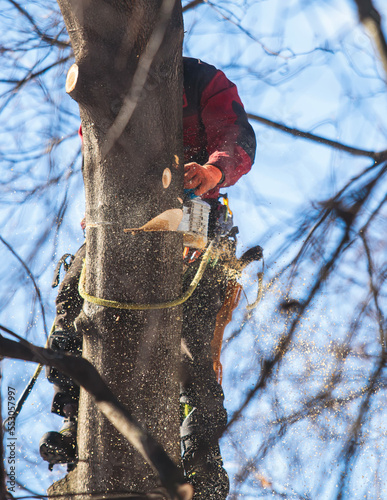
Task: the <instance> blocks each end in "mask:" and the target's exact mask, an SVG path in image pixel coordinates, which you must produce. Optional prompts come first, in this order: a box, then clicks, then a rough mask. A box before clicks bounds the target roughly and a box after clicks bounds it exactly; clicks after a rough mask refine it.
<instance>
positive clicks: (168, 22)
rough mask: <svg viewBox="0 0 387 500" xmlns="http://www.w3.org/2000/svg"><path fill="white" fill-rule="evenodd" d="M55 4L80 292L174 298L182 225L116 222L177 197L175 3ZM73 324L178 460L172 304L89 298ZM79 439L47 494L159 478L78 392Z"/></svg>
mask: <svg viewBox="0 0 387 500" xmlns="http://www.w3.org/2000/svg"><path fill="white" fill-rule="evenodd" d="M58 3H59V5H60V8H61V10H62V13H63V16H64V20H65V23H66V26H67V30H68V32H69V35H70V39H71V43H72V46H73V49H74V54H75V62H76V65H77V68H76V69H77V71H75V72H74V71H73V72H72V75H71V79H72V80H71V81H70V82H69V85H68V89H71V90H70V95H71V96H72V97H73V98H74V99H75V100H76V101H77V102H78V104H79V107H80V114H81V119H82V129H83V137H84V181H85V192H86V224H87V230H86V233H87V239H86V242H87V251H86V266H87V274H86V291H87V292H88V293H90V294H92V295H95V296H98V297H103V298H107V299H113V300H117V301H121V302H125V301H127V302H137V303H138V302H140V303H144V302H145V303H154V302H162V301H166V300H170V299H173V298H176V297H177V296H178V295H179V293H180V283H181V247H182V239H181V236H180V235H178V234H176V233H167V232H165V233H161V232H153V233H136V234H131V233H127V234H126V233H124V232H123V229H124V228H127V227H140V226H142V225H143V224H145V223H146V222H147V221H148V220H150V219H151V218H153V217H155V216H156V215H158V214H160V213H161V212H163V211H165V210H167V209H170V208H181V202H180V201H179V199H178V198H181V196H182V189H183V188H182V184H183V161H181V162H180V161H179V158H181V159H182V158H183V151H182V106H181V102H182V62H181V44H182V35H183V27H182V17H181V5H180V2H179V1H178V2H176V4H175V2H174V1H172V2H171V0H167V1H166V0H164V1H160V0H147V1H145V0H143V1H130V2H129V1H111V2H106V1H103V0H93V1H90V0H84V1H80V0H70V1H69V0H58ZM171 7H172V8H171ZM168 9H169V10H170V11H171V15H169V12H168ZM150 61H152V62H151V64H149V63H150ZM74 79H75V81H74ZM123 115H124V116H123ZM122 123H123V124H124V125H122ZM165 168H169V169H170V170H171V171H172V182H171V184H170V185H169V186H168V188H165V187H163V183H162V176H163V172H164V169H165ZM78 327H79V328H82V329H83V330H85V337H84V348H83V352H84V354H83V355H84V356H85V357H86V358H87V359H89V360H90V361H91V362H92V364H93V365H94V366H95V367H96V368H97V370H98V371H99V373H100V374H101V375H102V376H103V377H104V378H105V380H106V381H107V383H108V385H109V387H110V388H111V389H112V391H113V392H114V393H115V394H116V395H117V396H118V398H119V399H120V401H121V403H123V404H124V405H125V406H126V407H127V408H128V409H129V411H131V412H132V414H133V415H134V416H135V417H136V418H137V419H138V420H139V421H140V422H143V423H144V424H145V426H146V427H147V428H148V429H149V430H150V431H151V433H152V434H153V435H154V437H155V438H156V439H157V440H158V441H159V442H160V443H161V444H162V445H163V446H164V448H165V449H166V450H167V451H168V452H169V454H170V456H171V457H172V458H174V459H175V460H176V461H178V457H179V419H178V384H177V378H178V373H177V372H178V364H179V349H180V331H181V312H180V310H179V308H173V309H166V310H161V311H140V312H126V311H122V310H117V309H108V308H104V307H100V306H97V305H93V304H90V303H87V304H86V305H85V306H84V314H83V315H82V317H81V318H80V320H79V322H78ZM78 448H79V463H78V465H77V467H76V469H75V470H74V471H72V472H71V473H69V474H68V475H67V476H66V478H65V479H64V480H62V481H60V482H58V483H55V484H54V485H53V486H52V487H51V489H50V495H57V494H62V493H65V494H69V493H76V492H84V491H89V492H92V491H94V492H106V493H109V494H111V493H113V492H120V491H125V492H128V491H131V492H140V493H141V492H147V491H149V490H151V489H153V488H154V487H155V486H156V484H157V477H156V476H155V474H154V472H153V471H152V470H151V469H150V467H149V466H148V465H146V464H145V463H144V460H143V459H142V458H141V457H140V456H139V455H138V453H136V452H135V451H134V450H133V449H129V448H128V445H127V443H126V442H125V440H124V439H122V438H120V437H119V434H118V433H117V431H116V430H115V429H114V428H113V427H112V426H111V424H110V423H109V422H107V421H106V419H105V418H104V417H102V416H101V415H100V414H99V413H98V412H97V411H96V409H95V407H94V404H93V402H92V401H91V399H90V397H89V396H88V395H87V394H86V393H84V392H81V399H80V409H79V424H78ZM70 498H75V497H70ZM76 498H77V499H79V498H87V496H82V497H79V496H77V497H76Z"/></svg>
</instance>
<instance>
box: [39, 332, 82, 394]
mask: <svg viewBox="0 0 387 500" xmlns="http://www.w3.org/2000/svg"><path fill="white" fill-rule="evenodd" d="M48 347H49V348H50V349H52V350H53V351H56V352H60V353H68V354H74V355H75V356H80V355H81V354H82V337H81V336H80V335H79V333H77V332H76V331H75V329H73V328H69V329H64V330H55V331H54V332H53V333H52V334H51V335H50V337H49V340H48ZM46 377H47V379H48V381H49V382H51V383H52V384H56V385H58V386H59V387H62V388H64V389H66V390H67V391H68V392H72V391H74V386H75V385H76V384H74V382H73V380H72V379H71V378H70V377H68V376H67V375H64V374H63V373H61V372H59V371H58V370H57V369H56V368H54V367H52V366H47V367H46Z"/></svg>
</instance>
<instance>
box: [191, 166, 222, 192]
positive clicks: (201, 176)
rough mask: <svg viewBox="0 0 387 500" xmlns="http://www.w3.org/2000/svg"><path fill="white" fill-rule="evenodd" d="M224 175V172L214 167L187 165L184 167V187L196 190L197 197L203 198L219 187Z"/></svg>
mask: <svg viewBox="0 0 387 500" xmlns="http://www.w3.org/2000/svg"><path fill="white" fill-rule="evenodd" d="M222 175H223V174H222V172H221V171H220V170H219V169H218V168H217V167H214V166H213V165H199V164H198V163H194V162H192V163H186V164H185V165H184V187H185V189H194V190H195V194H196V196H201V195H202V194H205V193H207V191H209V190H210V189H212V188H214V187H215V186H217V185H218V184H219V182H220V180H221V179H222Z"/></svg>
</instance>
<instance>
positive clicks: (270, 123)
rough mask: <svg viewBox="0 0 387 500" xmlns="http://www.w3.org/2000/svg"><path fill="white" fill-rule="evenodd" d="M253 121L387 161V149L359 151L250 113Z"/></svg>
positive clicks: (352, 152)
mask: <svg viewBox="0 0 387 500" xmlns="http://www.w3.org/2000/svg"><path fill="white" fill-rule="evenodd" d="M247 116H248V117H249V118H251V119H252V120H255V121H257V122H260V123H263V124H265V125H268V126H269V127H273V128H275V129H277V130H281V131H282V132H286V133H287V134H291V135H294V136H295V137H301V138H302V139H308V140H310V141H314V142H318V143H319V144H324V145H325V146H330V147H331V148H335V149H338V150H340V151H345V152H347V153H350V154H352V155H354V156H367V157H368V158H372V159H373V160H375V161H377V162H382V161H384V160H386V159H387V149H385V150H384V151H380V152H378V153H375V152H374V151H368V150H366V149H359V148H355V147H353V146H348V145H346V144H342V143H341V142H337V141H332V140H331V139H327V138H325V137H321V136H319V135H316V134H311V133H310V132H304V131H302V130H299V129H296V128H292V127H288V126H287V125H283V124H282V123H278V122H275V121H273V120H269V119H268V118H264V117H263V116H258V115H255V114H253V113H248V115H247Z"/></svg>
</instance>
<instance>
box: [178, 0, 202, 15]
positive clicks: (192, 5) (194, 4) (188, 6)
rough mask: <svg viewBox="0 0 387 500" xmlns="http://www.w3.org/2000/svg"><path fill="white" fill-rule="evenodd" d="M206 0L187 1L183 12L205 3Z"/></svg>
mask: <svg viewBox="0 0 387 500" xmlns="http://www.w3.org/2000/svg"><path fill="white" fill-rule="evenodd" d="M205 1H206V0H192V2H190V3H187V5H186V6H185V7H183V12H187V10H190V9H193V8H194V7H196V6H197V5H200V4H201V3H204V2H205Z"/></svg>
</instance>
